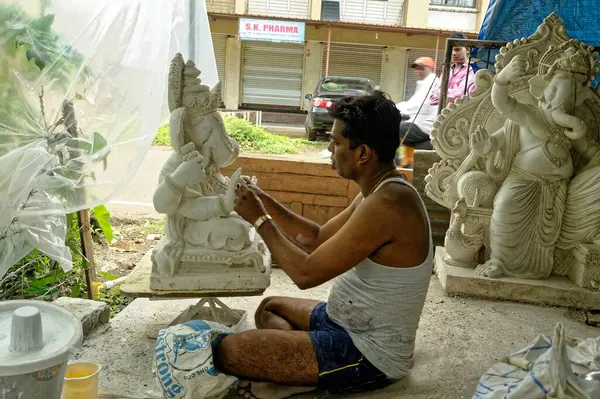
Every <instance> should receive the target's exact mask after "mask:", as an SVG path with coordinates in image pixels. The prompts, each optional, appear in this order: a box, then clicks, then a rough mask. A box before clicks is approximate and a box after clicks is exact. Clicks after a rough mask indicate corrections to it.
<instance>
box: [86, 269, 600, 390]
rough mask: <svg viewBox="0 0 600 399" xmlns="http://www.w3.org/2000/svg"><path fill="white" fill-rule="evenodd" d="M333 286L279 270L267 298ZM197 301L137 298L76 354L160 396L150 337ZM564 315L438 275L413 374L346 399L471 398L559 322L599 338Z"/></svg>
mask: <svg viewBox="0 0 600 399" xmlns="http://www.w3.org/2000/svg"><path fill="white" fill-rule="evenodd" d="M329 288H330V284H325V285H322V286H320V287H317V288H314V289H311V290H306V291H300V290H298V289H297V288H296V287H295V286H294V285H293V284H292V283H291V281H290V280H289V278H288V277H287V276H286V275H285V274H284V273H283V272H282V271H281V270H278V269H276V270H274V272H273V276H272V282H271V286H270V287H269V288H268V289H267V291H266V292H265V296H271V295H284V296H296V297H304V298H313V299H318V300H325V299H326V298H327V294H328V291H329ZM262 298H263V297H250V298H225V299H223V301H224V302H225V303H226V304H228V305H229V306H230V307H232V308H236V309H243V310H246V311H248V312H253V311H254V310H255V309H256V307H257V306H258V304H259V303H260V301H261V299H262ZM195 302H196V301H194V300H173V301H149V300H145V299H137V300H135V301H134V302H133V303H132V304H131V305H129V306H128V307H127V308H126V309H125V310H124V311H122V312H121V313H119V314H118V315H117V316H116V317H115V318H114V319H113V320H112V321H111V323H110V326H109V327H108V328H104V329H101V330H99V331H96V332H95V333H93V334H92V335H91V336H90V337H89V338H88V339H87V340H86V342H84V346H83V348H82V352H81V353H80V355H79V356H78V357H79V358H81V359H85V360H91V361H95V362H99V363H101V364H102V365H103V370H102V373H101V377H100V378H101V382H100V388H101V390H103V391H106V392H109V393H119V394H120V395H131V396H134V397H139V398H162V395H161V393H160V390H159V387H158V385H157V383H156V381H155V378H154V376H153V372H152V360H153V351H154V348H155V341H154V340H153V339H151V338H149V337H148V334H147V332H156V331H157V330H158V329H160V328H161V327H162V326H164V324H167V323H169V322H170V321H171V319H173V318H174V317H176V316H177V315H178V314H179V313H180V312H181V311H182V310H183V309H185V308H186V307H187V306H189V305H191V304H194V303H195ZM565 312H566V311H565V309H561V308H542V307H537V306H532V305H524V304H518V303H511V302H491V301H484V300H477V299H461V298H450V297H445V296H444V294H443V292H442V289H441V287H440V284H439V283H438V281H437V278H436V277H435V276H433V277H432V279H431V284H430V286H429V293H428V296H427V300H426V302H425V307H424V310H423V315H422V317H421V322H420V327H419V330H418V334H417V348H416V353H415V364H414V367H413V369H412V371H411V375H410V376H409V377H407V378H406V379H405V381H402V382H399V383H396V384H394V385H392V386H390V387H388V388H386V389H384V390H382V391H379V392H373V393H369V394H364V393H363V394H360V395H354V396H352V395H347V396H344V397H347V398H357V399H358V398H364V399H392V398H412V399H433V398H444V399H454V398H457V399H458V398H471V397H472V394H473V391H474V389H475V387H476V385H477V381H478V380H479V377H480V376H481V375H482V374H483V373H485V371H486V370H487V369H488V368H489V367H490V366H491V365H492V364H493V363H495V362H496V361H498V360H499V359H501V358H502V357H504V356H506V355H508V354H510V353H512V352H515V351H517V350H519V349H521V348H523V347H525V346H527V345H528V344H529V343H531V342H532V341H533V340H534V339H535V338H536V337H537V335H538V334H545V335H550V336H551V335H552V333H553V329H554V327H555V325H556V323H558V322H561V323H563V325H564V326H565V329H566V332H567V334H568V335H569V336H571V337H581V338H588V337H597V336H598V335H600V329H597V328H593V327H588V326H586V325H585V324H582V323H578V322H575V321H573V320H571V319H568V318H566V317H565ZM250 316H251V315H250ZM252 327H254V323H253V320H252V317H249V322H248V328H252ZM249 355H250V354H249ZM325 396H326V394H325V393H323V392H317V393H311V394H304V395H302V396H300V398H303V399H312V398H315V399H316V398H323V397H325ZM116 397H118V396H116ZM328 397H331V398H338V397H341V396H328Z"/></svg>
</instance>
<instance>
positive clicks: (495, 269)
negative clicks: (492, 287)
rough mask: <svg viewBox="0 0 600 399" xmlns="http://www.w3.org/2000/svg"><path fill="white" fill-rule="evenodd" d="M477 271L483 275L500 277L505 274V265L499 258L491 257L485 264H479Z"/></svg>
mask: <svg viewBox="0 0 600 399" xmlns="http://www.w3.org/2000/svg"><path fill="white" fill-rule="evenodd" d="M475 273H477V274H478V275H480V276H483V277H490V278H499V277H502V276H504V275H505V274H506V273H505V272H504V265H503V264H502V262H500V261H499V260H498V259H493V258H492V259H490V260H488V261H487V262H485V263H484V264H483V265H479V266H477V268H476V269H475Z"/></svg>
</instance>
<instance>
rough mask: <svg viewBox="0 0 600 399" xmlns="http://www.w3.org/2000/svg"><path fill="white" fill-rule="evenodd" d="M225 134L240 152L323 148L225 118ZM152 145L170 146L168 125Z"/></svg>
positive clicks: (316, 144) (272, 152) (291, 152)
mask: <svg viewBox="0 0 600 399" xmlns="http://www.w3.org/2000/svg"><path fill="white" fill-rule="evenodd" d="M223 121H224V122H225V128H226V129H227V133H228V134H229V135H230V136H231V137H233V138H234V139H235V141H237V143H238V144H239V146H240V150H241V151H242V152H252V153H261V154H297V153H298V152H299V151H302V150H305V149H308V148H320V147H323V144H322V143H314V142H310V141H307V140H302V139H292V138H289V137H287V136H280V135H277V134H272V133H269V132H267V131H266V130H265V129H263V128H262V127H260V126H256V125H253V124H252V123H250V122H248V121H247V120H244V119H240V118H236V117H234V116H226V117H225V118H223ZM154 145H163V146H170V145H171V139H170V137H169V125H164V126H161V128H160V129H158V133H157V134H156V137H155V138H154Z"/></svg>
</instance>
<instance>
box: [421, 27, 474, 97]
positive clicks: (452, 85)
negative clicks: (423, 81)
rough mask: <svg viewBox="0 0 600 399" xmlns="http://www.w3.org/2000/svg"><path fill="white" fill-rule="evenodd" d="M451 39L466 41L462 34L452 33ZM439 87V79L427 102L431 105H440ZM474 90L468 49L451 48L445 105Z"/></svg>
mask: <svg viewBox="0 0 600 399" xmlns="http://www.w3.org/2000/svg"><path fill="white" fill-rule="evenodd" d="M450 38H451V39H466V38H467V37H466V36H465V34H464V33H460V32H457V33H454V34H453V35H452V36H451V37H450ZM440 85H441V79H439V80H438V81H437V82H436V84H435V86H434V87H433V90H432V91H431V96H429V101H430V104H431V105H439V103H440V88H441V87H440ZM474 90H475V72H473V68H471V65H470V64H469V58H468V49H467V48H466V47H454V48H452V66H451V67H450V77H449V80H448V95H447V97H446V105H448V104H452V103H453V102H454V101H456V99H458V98H461V97H462V96H464V95H465V94H470V93H472V92H473V91H474Z"/></svg>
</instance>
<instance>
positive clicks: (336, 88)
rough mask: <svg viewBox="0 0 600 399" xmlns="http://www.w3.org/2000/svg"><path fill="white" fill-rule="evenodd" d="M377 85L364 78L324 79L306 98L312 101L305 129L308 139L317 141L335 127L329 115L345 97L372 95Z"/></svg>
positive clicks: (329, 77) (337, 77)
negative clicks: (318, 137)
mask: <svg viewBox="0 0 600 399" xmlns="http://www.w3.org/2000/svg"><path fill="white" fill-rule="evenodd" d="M374 91H375V84H374V83H373V82H372V81H371V80H369V79H364V78H347V77H342V76H327V77H325V78H322V79H321V80H320V81H319V83H318V84H317V87H316V88H315V91H314V93H313V94H307V95H306V96H305V98H306V99H307V100H310V105H309V107H308V115H307V116H306V122H304V127H305V129H306V137H307V138H308V140H310V141H315V140H316V139H317V135H319V134H326V133H327V132H330V131H331V128H332V127H333V118H332V117H331V115H329V109H331V108H332V107H333V105H334V104H335V103H336V102H337V101H339V100H341V99H342V98H344V97H358V96H362V95H368V94H372V93H373V92H374Z"/></svg>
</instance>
